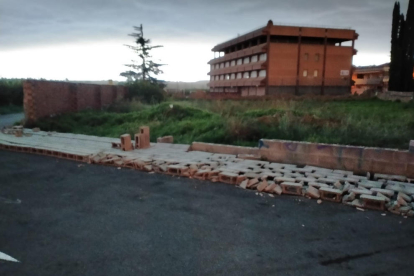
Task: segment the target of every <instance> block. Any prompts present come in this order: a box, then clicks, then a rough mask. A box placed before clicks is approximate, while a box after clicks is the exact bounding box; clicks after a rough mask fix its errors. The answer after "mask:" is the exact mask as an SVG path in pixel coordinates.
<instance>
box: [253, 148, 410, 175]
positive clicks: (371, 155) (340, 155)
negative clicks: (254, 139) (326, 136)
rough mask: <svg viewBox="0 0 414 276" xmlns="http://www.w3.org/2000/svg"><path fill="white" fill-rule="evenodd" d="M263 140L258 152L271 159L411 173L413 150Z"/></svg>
mask: <svg viewBox="0 0 414 276" xmlns="http://www.w3.org/2000/svg"><path fill="white" fill-rule="evenodd" d="M262 141H263V147H262V148H261V149H260V155H261V156H262V157H263V158H266V159H267V160H269V161H272V162H283V163H291V164H296V165H312V166H318V167H324V168H329V169H337V170H347V171H353V172H356V173H366V172H374V173H382V174H392V175H405V176H407V177H414V153H413V152H409V151H408V150H407V151H401V150H396V149H382V148H365V147H357V146H342V145H330V144H317V143H306V142H293V141H281V140H262Z"/></svg>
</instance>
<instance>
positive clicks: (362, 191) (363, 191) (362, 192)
mask: <svg viewBox="0 0 414 276" xmlns="http://www.w3.org/2000/svg"><path fill="white" fill-rule="evenodd" d="M349 191H350V192H353V193H355V194H357V195H372V191H369V190H366V189H360V188H354V189H351V190H349Z"/></svg>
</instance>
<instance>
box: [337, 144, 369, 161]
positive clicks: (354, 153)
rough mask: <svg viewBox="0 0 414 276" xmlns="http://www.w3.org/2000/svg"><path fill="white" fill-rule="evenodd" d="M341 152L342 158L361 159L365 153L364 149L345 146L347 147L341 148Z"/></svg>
mask: <svg viewBox="0 0 414 276" xmlns="http://www.w3.org/2000/svg"><path fill="white" fill-rule="evenodd" d="M339 151H340V152H341V156H342V157H346V158H355V159H359V158H362V155H363V153H364V148H363V147H352V146H345V147H340V149H339Z"/></svg>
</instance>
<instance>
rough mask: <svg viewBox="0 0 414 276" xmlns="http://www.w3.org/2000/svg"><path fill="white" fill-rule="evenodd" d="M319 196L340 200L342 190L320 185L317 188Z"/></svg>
mask: <svg viewBox="0 0 414 276" xmlns="http://www.w3.org/2000/svg"><path fill="white" fill-rule="evenodd" d="M319 192H320V195H321V198H322V199H324V200H328V201H334V202H341V201H342V191H341V190H338V189H331V188H328V187H322V188H320V189H319Z"/></svg>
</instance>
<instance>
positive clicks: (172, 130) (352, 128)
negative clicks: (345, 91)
mask: <svg viewBox="0 0 414 276" xmlns="http://www.w3.org/2000/svg"><path fill="white" fill-rule="evenodd" d="M171 107H172V108H171ZM142 125H148V126H150V128H151V141H155V140H156V138H157V137H160V136H166V135H173V136H174V141H175V142H176V143H186V144H189V143H191V142H193V141H199V142H209V143H224V144H233V145H244V146H253V145H257V142H258V140H259V139H261V138H267V139H286V140H295V141H309V142H323V143H336V144H346V145H360V146H373V147H388V148H400V149H408V145H409V141H410V140H411V139H414V104H413V103H412V102H410V103H399V102H386V101H381V100H377V99H369V100H352V99H350V100H336V101H333V100H331V101H318V100H257V101H242V100H240V101H232V100H225V101H202V100H199V101H175V102H167V103H162V104H158V105H142V104H139V103H136V102H132V103H130V104H128V103H121V104H118V105H117V106H113V107H111V108H110V109H108V110H107V111H84V112H80V113H76V114H66V115H62V116H58V117H54V118H47V119H43V120H41V121H39V122H38V123H37V126H39V127H40V128H41V129H43V130H54V131H60V132H72V133H82V134H89V135H97V136H108V137H119V136H120V135H121V134H124V133H130V134H131V135H133V134H134V133H136V132H137V130H138V129H139V126H142Z"/></svg>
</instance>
